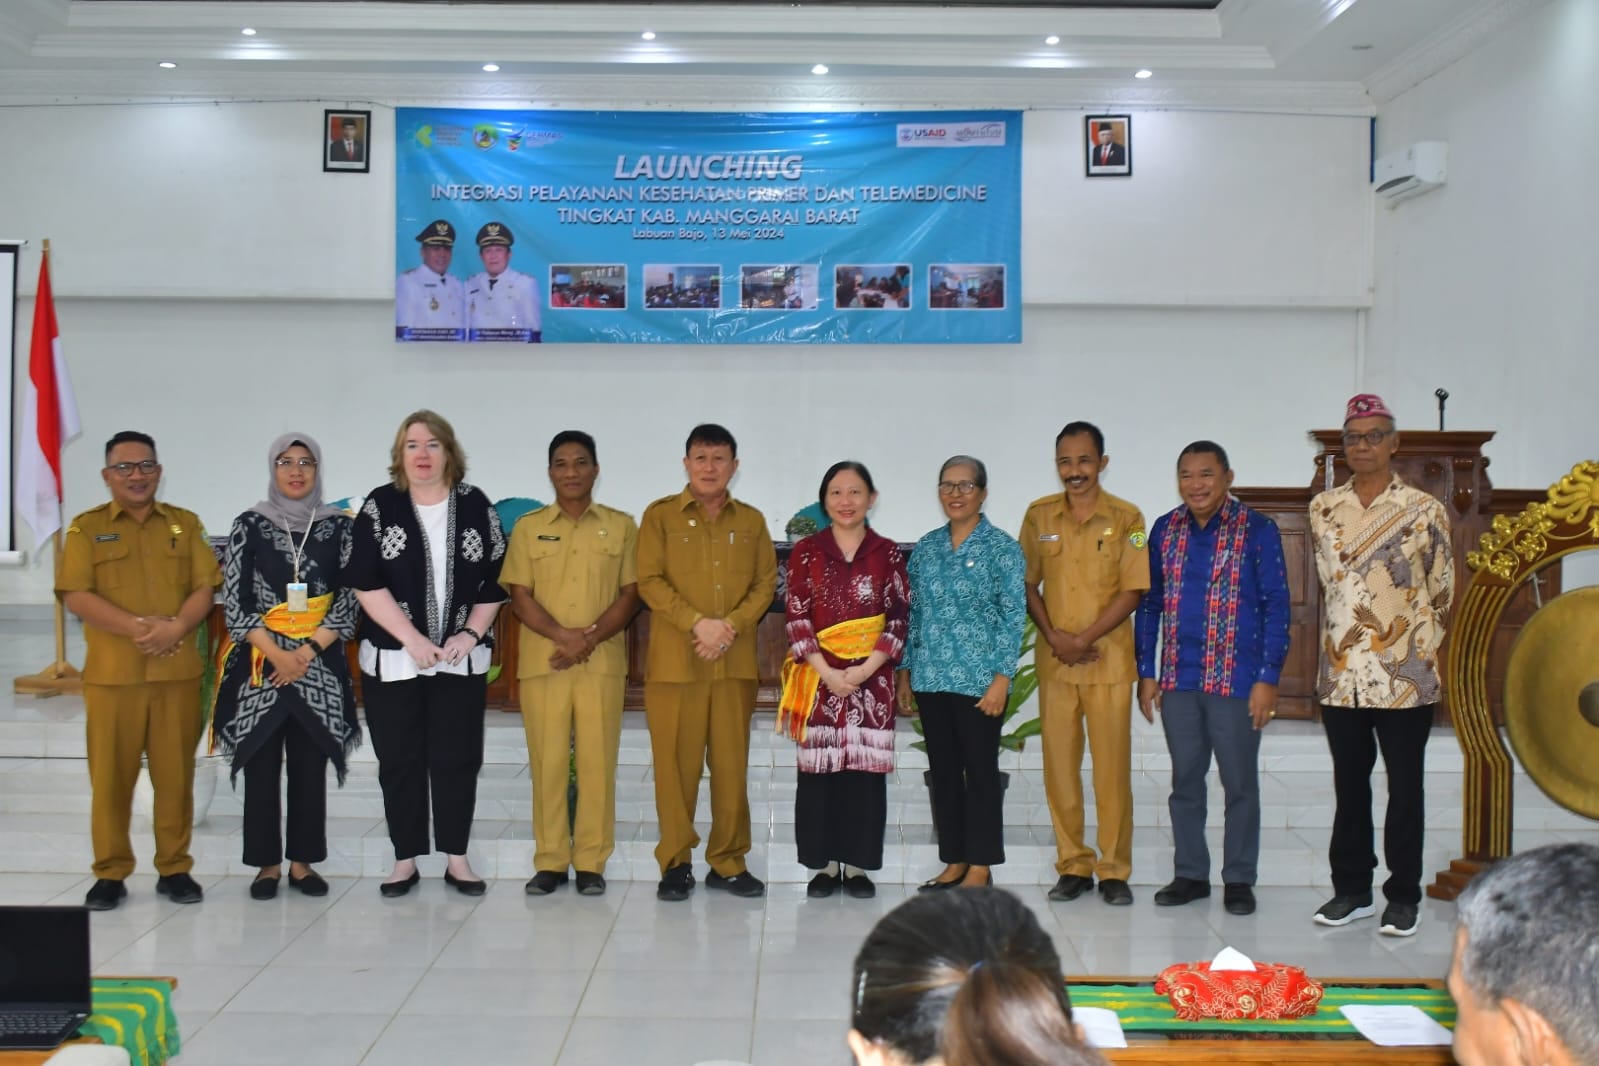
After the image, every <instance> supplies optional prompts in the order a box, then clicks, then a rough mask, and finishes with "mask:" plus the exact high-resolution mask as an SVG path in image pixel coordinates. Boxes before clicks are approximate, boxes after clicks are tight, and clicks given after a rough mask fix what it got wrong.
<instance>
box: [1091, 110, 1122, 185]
mask: <svg viewBox="0 0 1599 1066" xmlns="http://www.w3.org/2000/svg"><path fill="white" fill-rule="evenodd" d="M1083 131H1084V133H1085V134H1086V135H1087V138H1088V159H1087V165H1088V176H1089V177H1091V178H1126V177H1131V176H1132V173H1133V116H1131V115H1088V116H1086V117H1084V119H1083Z"/></svg>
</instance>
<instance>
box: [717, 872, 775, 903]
mask: <svg viewBox="0 0 1599 1066" xmlns="http://www.w3.org/2000/svg"><path fill="white" fill-rule="evenodd" d="M705 887H706V888H719V889H721V890H722V891H724V892H731V893H733V895H735V896H743V897H744V898H745V899H754V898H755V897H756V896H764V895H766V882H765V881H762V880H761V879H760V878H759V877H756V876H755V875H754V874H752V873H750V872H749V871H748V870H744V871H743V872H741V873H736V874H734V875H733V876H732V877H723V876H722V875H721V874H719V873H717V872H716V871H715V870H712V871H711V872H710V873H708V874H706V875H705Z"/></svg>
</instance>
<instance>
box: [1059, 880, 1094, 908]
mask: <svg viewBox="0 0 1599 1066" xmlns="http://www.w3.org/2000/svg"><path fill="white" fill-rule="evenodd" d="M1093 887H1094V879H1093V878H1092V877H1084V876H1083V875H1082V874H1064V875H1062V876H1061V879H1060V880H1059V881H1056V882H1055V887H1054V888H1052V889H1050V890H1049V898H1050V899H1052V900H1055V901H1056V902H1057V903H1062V902H1065V901H1066V900H1069V899H1076V898H1077V897H1078V896H1081V895H1082V894H1083V893H1084V892H1087V891H1088V890H1089V889H1091V888H1093Z"/></svg>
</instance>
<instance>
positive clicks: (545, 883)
mask: <svg viewBox="0 0 1599 1066" xmlns="http://www.w3.org/2000/svg"><path fill="white" fill-rule="evenodd" d="M582 876H583V875H582V874H578V877H579V878H580V879H581V878H582ZM566 881H567V876H566V871H565V870H540V871H539V872H538V873H536V874H534V875H533V877H532V878H531V879H530V880H529V881H528V883H527V884H525V885H523V886H522V891H523V892H526V893H527V894H528V895H530V896H548V895H549V894H550V893H551V892H554V891H555V890H556V889H558V888H560V887H561V886H562V885H564V884H566Z"/></svg>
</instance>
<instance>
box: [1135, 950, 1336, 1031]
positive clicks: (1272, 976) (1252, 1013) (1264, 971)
mask: <svg viewBox="0 0 1599 1066" xmlns="http://www.w3.org/2000/svg"><path fill="white" fill-rule="evenodd" d="M1155 994H1156V995H1159V996H1165V997H1166V998H1167V999H1169V1000H1170V1001H1171V1006H1172V1010H1174V1011H1176V1012H1177V1017H1178V1018H1179V1019H1181V1020H1182V1021H1185V1022H1197V1021H1201V1020H1204V1019H1209V1018H1220V1019H1223V1020H1239V1019H1245V1018H1248V1019H1262V1020H1269V1019H1279V1018H1307V1017H1309V1016H1310V1015H1312V1014H1315V1013H1316V1005H1317V1004H1318V1003H1320V1002H1321V994H1322V988H1321V985H1320V984H1318V983H1317V982H1315V981H1312V980H1311V979H1310V978H1309V977H1306V976H1305V971H1304V970H1301V969H1300V968H1299V967H1297V966H1288V965H1286V964H1284V963H1280V962H1262V963H1256V964H1255V968H1254V969H1253V970H1215V971H1212V970H1211V968H1210V963H1208V962H1179V963H1177V964H1176V965H1173V966H1168V967H1166V968H1165V969H1164V970H1162V971H1161V972H1160V976H1159V977H1157V978H1156V979H1155Z"/></svg>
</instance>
